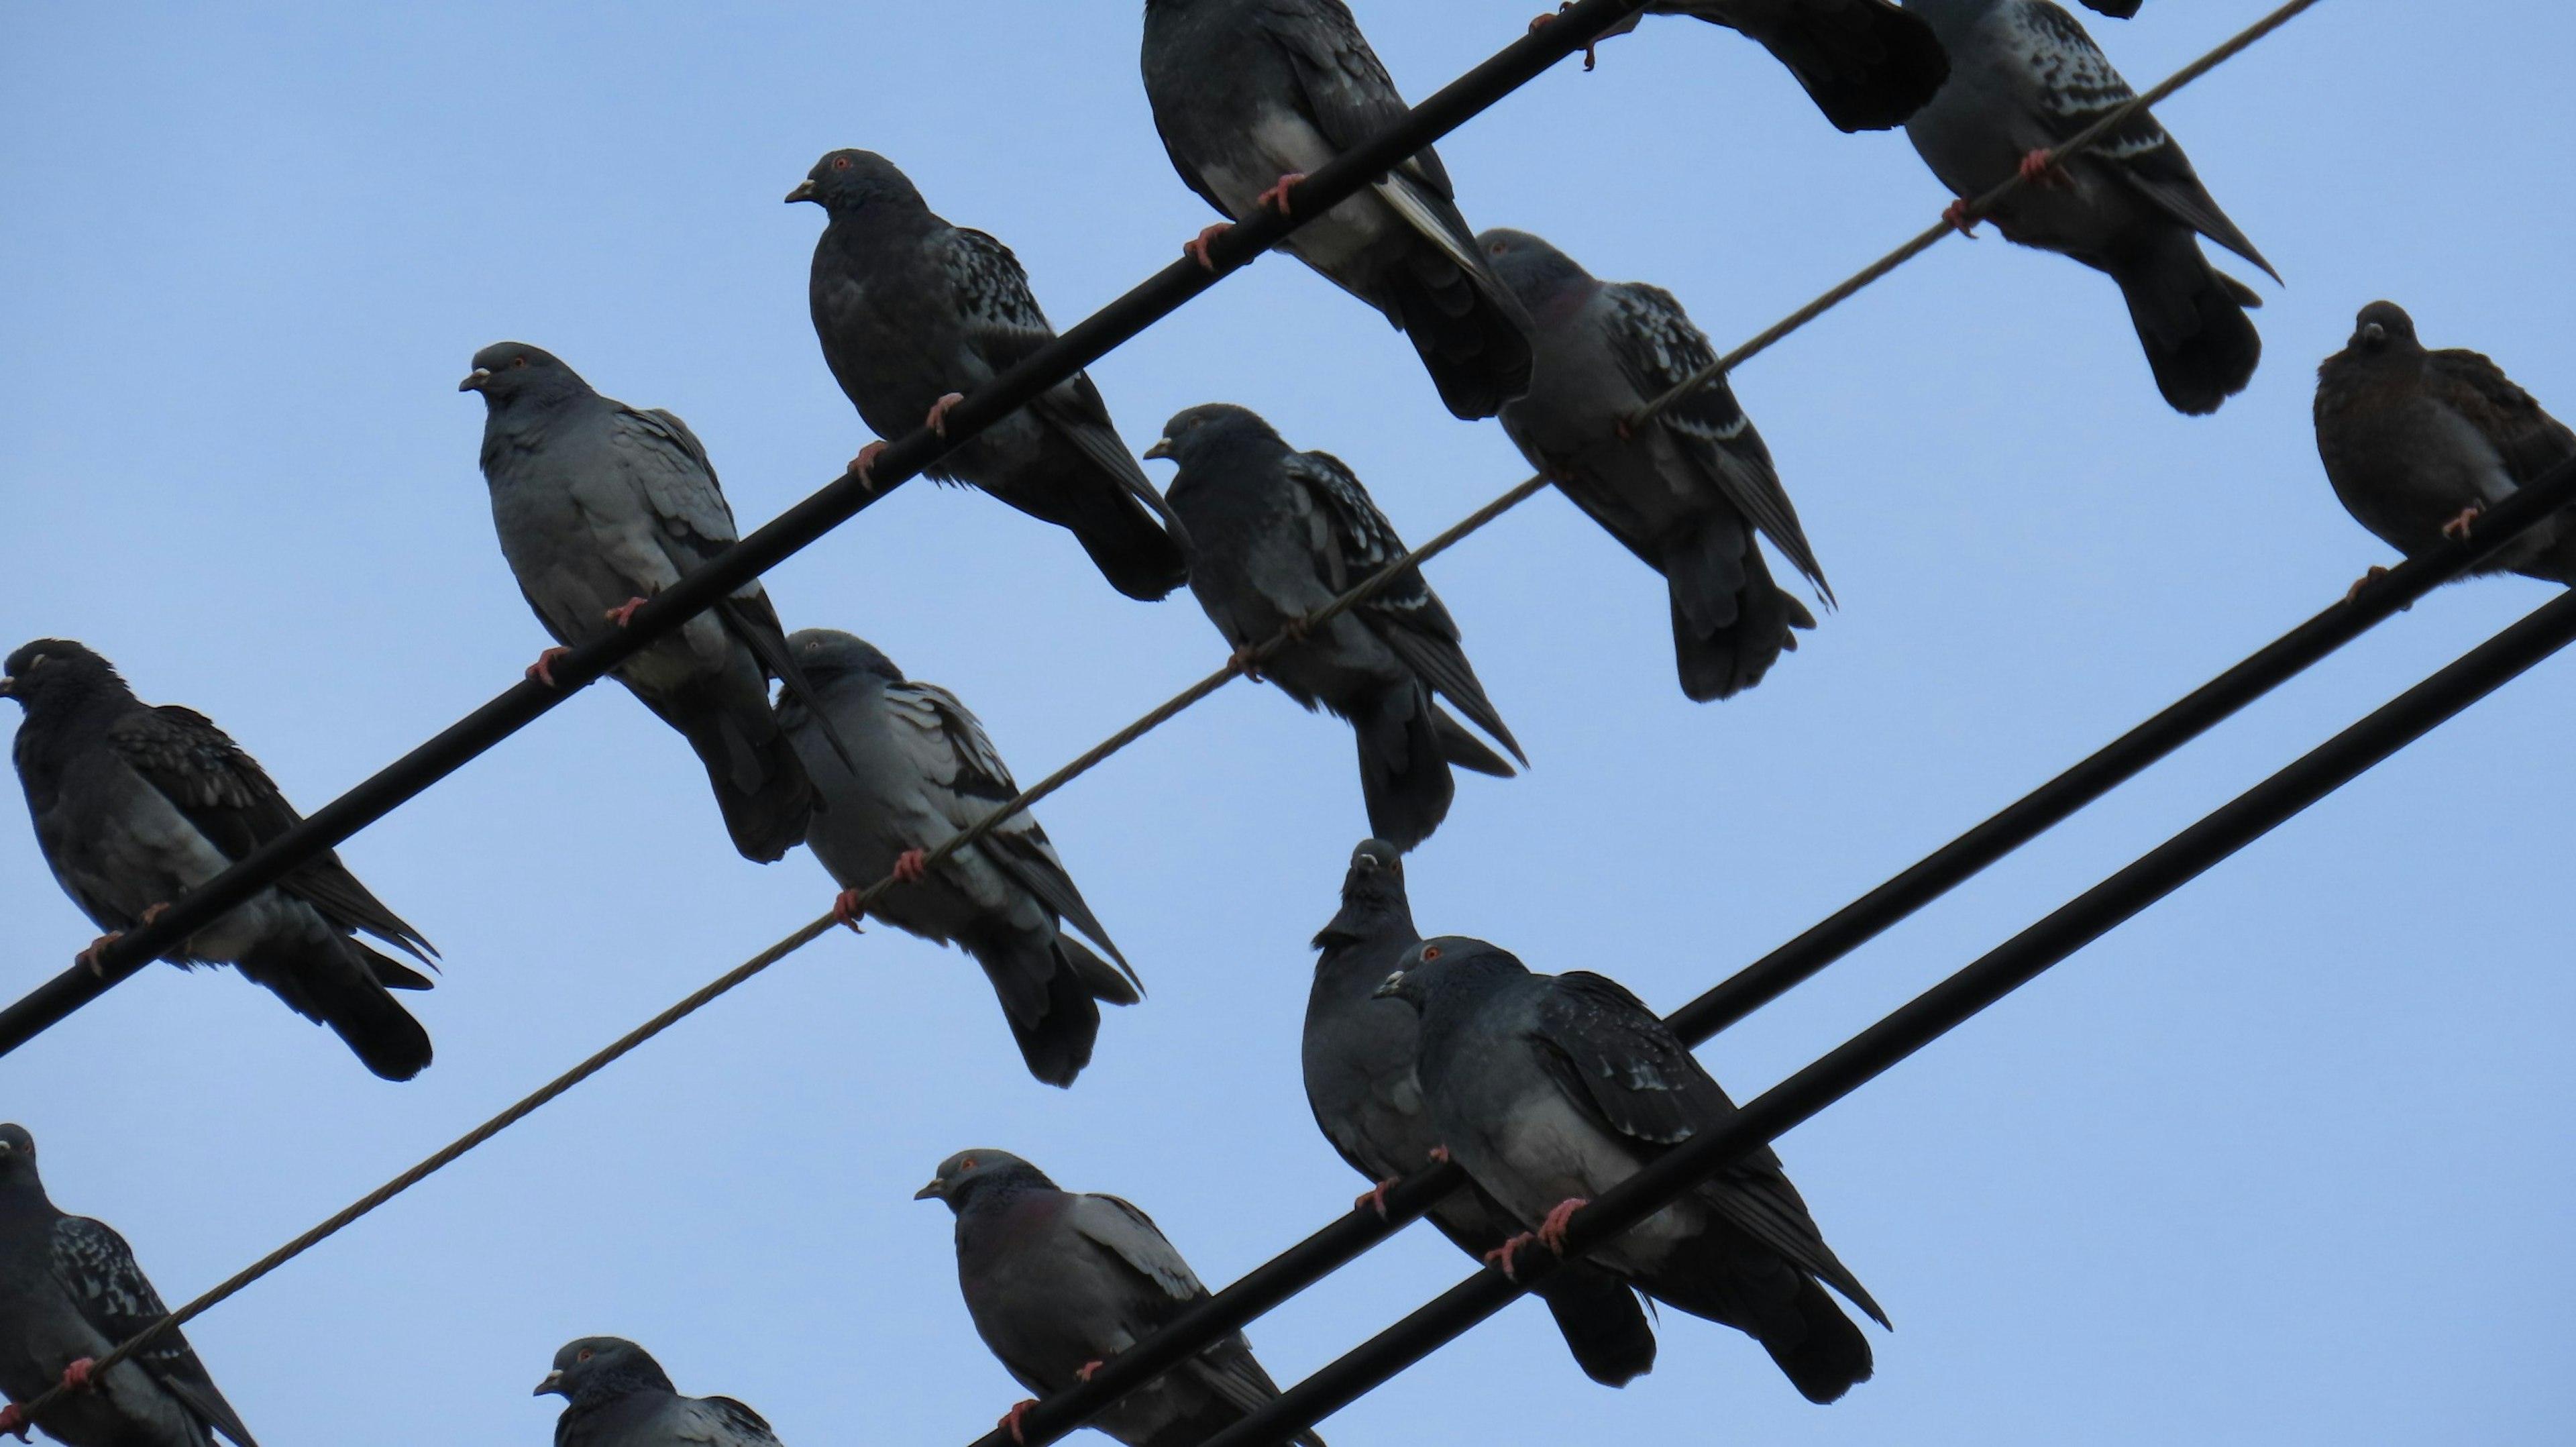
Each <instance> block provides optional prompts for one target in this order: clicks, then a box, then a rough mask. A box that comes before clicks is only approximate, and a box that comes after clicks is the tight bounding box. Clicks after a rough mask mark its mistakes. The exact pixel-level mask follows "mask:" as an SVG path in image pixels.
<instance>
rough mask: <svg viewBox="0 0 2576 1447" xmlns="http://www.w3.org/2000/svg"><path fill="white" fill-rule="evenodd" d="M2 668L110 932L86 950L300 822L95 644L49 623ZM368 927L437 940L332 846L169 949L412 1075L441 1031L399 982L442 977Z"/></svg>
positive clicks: (66, 863) (231, 755)
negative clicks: (403, 994) (257, 988)
mask: <svg viewBox="0 0 2576 1447" xmlns="http://www.w3.org/2000/svg"><path fill="white" fill-rule="evenodd" d="M0 669H5V672H6V674H7V676H6V677H5V678H0V693H5V694H7V695H9V696H10V697H12V698H15V699H17V700H18V702H19V703H20V704H22V705H24V706H25V707H26V710H27V717H26V721H25V722H24V723H22V724H20V725H19V727H18V739H17V744H16V746H15V748H14V749H13V751H12V752H13V754H14V755H15V757H16V759H17V763H18V781H19V783H21V784H23V785H24V786H25V787H26V791H27V812H28V813H29V814H30V815H32V816H33V817H34V820H35V825H36V843H37V845H38V846H39V847H40V848H42V849H43V850H44V852H45V862H46V863H47V864H49V865H51V866H52V867H53V871H54V878H55V880H56V881H57V882H59V883H60V884H61V885H62V887H63V892H64V893H66V894H69V895H70V896H71V897H72V902H73V903H75V904H77V905H79V906H80V907H81V912H82V913H84V914H86V915H88V916H89V917H90V919H91V920H93V921H95V922H96V923H97V925H98V927H99V928H100V929H102V930H106V931H108V932H109V933H108V934H107V936H105V937H104V938H102V939H100V940H99V941H98V942H97V944H94V945H92V946H90V948H89V949H88V950H84V951H83V952H82V959H83V960H84V961H91V962H94V960H95V952H96V951H97V950H98V949H100V948H101V947H103V946H105V945H106V944H107V943H108V941H109V940H112V939H114V938H115V937H116V936H118V935H121V934H123V933H124V932H125V931H127V930H131V929H135V928H138V927H140V926H141V925H143V924H144V923H146V922H148V921H150V920H152V919H154V918H156V917H157V916H158V915H159V914H160V912H161V910H162V909H163V908H164V907H165V906H167V905H169V904H170V903H171V902H172V901H174V900H176V899H178V898H179V897H180V896H181V895H183V894H186V893H188V892H189V891H190V890H193V889H195V888H197V887H198V886H199V885H202V884H204V883H205V882H206V881H208V880H210V879H213V878H214V877H215V876H216V875H218V874H221V873H222V872H223V871H224V870H225V869H227V868H229V867H230V866H231V865H232V864H233V863H234V862H235V861H237V860H240V859H242V858H243V857H245V856H247V855H248V854H250V853H251V851H253V850H255V849H257V848H258V847H259V846H261V845H263V844H265V843H267V842H268V841H270V840H271V839H274V838H276V837H277V836H278V835H280V834H283V833H285V832H286V831H287V830H288V829H289V828H292V827H293V826H294V825H295V824H297V823H298V822H300V821H301V819H302V816H301V815H299V814H297V813H296V812H295V806H294V805H292V804H289V803H287V802H286V796H285V795H284V794H281V793H279V792H278V788H277V785H276V784H275V783H274V782H272V781H271V780H270V779H269V777H268V774H267V771H265V770H263V769H262V768H260V766H259V761H258V760H256V759H253V758H252V757H251V756H250V755H249V754H248V753H246V752H244V751H243V749H242V747H241V745H239V744H236V743H234V742H233V741H232V740H231V739H230V738H229V737H227V736H226V735H225V733H224V731H223V730H221V729H219V728H217V727H215V725H214V722H213V721H212V720H210V719H208V718H207V717H206V716H205V715H204V714H201V713H197V712H195V711H193V710H191V709H185V708H181V707H179V706H178V705H176V704H164V705H162V706H160V707H158V708H155V707H153V706H151V705H149V704H146V703H144V702H142V701H141V700H139V699H137V698H136V697H135V696H134V690H132V689H131V688H128V687H127V686H126V683H125V680H124V679H123V678H120V677H118V676H117V672H116V670H115V669H114V668H112V667H110V666H109V665H108V662H107V660H106V659H104V658H101V657H99V656H98V655H97V654H95V653H92V652H91V651H90V650H89V649H87V648H85V647H83V646H82V645H80V644H78V643H73V642H69V641H67V640H64V639H59V638H40V639H37V640H36V641H35V642H33V643H29V644H27V645H26V646H25V647H22V648H20V649H19V650H18V651H17V652H15V653H12V654H10V655H9V658H8V662H7V663H6V664H5V665H0ZM359 932H363V933H366V934H369V935H373V936H374V937H375V938H377V939H379V940H382V941H384V942H385V943H386V944H389V945H391V946H393V947H394V948H396V949H398V950H401V951H403V952H405V953H406V954H409V955H411V956H412V957H413V958H415V959H418V960H420V961H421V962H423V963H424V964H426V963H428V962H429V960H430V959H431V958H432V957H433V955H434V954H435V953H436V952H435V951H433V950H432V949H431V948H430V946H429V941H428V940H426V939H424V938H422V937H421V934H420V931H418V930H416V929H413V928H412V927H411V926H410V925H408V924H405V923H403V921H402V919H401V918H400V917H399V916H397V915H396V914H395V913H394V912H393V911H392V910H390V909H387V908H385V906H384V903H383V902H382V901H380V900H378V899H377V898H376V897H375V896H374V895H372V894H369V893H368V892H367V887H366V886H365V885H363V884H360V883H359V882H358V880H357V877H356V876H355V875H352V874H351V873H349V871H348V868H347V866H345V865H343V864H341V862H340V856H339V855H337V854H335V853H330V852H328V851H326V852H324V853H322V854H320V855H318V856H316V857H315V858H313V859H310V860H307V861H306V862H305V863H303V864H301V865H298V866H297V867H296V868H295V870H294V872H292V873H290V874H288V875H287V876H286V878H285V879H284V880H282V881H280V882H279V883H277V884H275V885H272V886H270V887H269V888H267V889H264V890H261V891H260V892H259V893H258V894H256V895H254V896H252V897H251V899H250V900H249V901H248V902H247V903H245V904H241V905H238V906H236V907H235V908H234V909H233V910H232V911H231V912H230V913H228V914H226V915H224V916H223V917H222V918H221V919H218V920H217V921H215V923H213V924H212V925H209V926H207V927H206V928H204V929H201V930H199V931H198V932H197V933H196V934H194V935H192V936H190V937H189V938H188V940H187V941H186V942H185V943H184V944H182V945H181V946H180V947H179V948H177V949H175V950H172V951H171V952H170V953H169V954H168V955H165V956H164V957H163V958H165V959H168V960H169V961H170V962H171V963H172V964H175V965H178V966H180V967H182V968H186V967H188V966H192V965H202V964H229V965H231V966H233V967H234V968H236V969H238V970H240V971H241V972H242V973H243V974H244V975H246V976H248V977H250V978H251V979H252V980H253V981H255V982H257V983H259V984H261V985H265V986H267V987H268V989H269V990H270V991H272V992H274V993H275V994H276V996H277V997H278V998H279V999H281V1000H284V1001H285V1002H286V1003H287V1005H288V1006H289V1007H290V1008H292V1009H293V1010H294V1011H295V1012H296V1013H297V1014H299V1015H302V1016H304V1017H305V1018H306V1019H308V1020H315V1021H319V1022H320V1023H322V1024H325V1025H328V1026H330V1027H331V1029H332V1030H333V1032H334V1033H336V1034H338V1035H339V1037H340V1038H341V1039H342V1040H343V1041H345V1042H347V1044H348V1046H349V1049H350V1050H351V1051H352V1052H354V1053H355V1054H356V1055H357V1057H358V1059H359V1060H361V1061H362V1062H364V1063H365V1064H366V1067H367V1068H368V1069H369V1070H372V1071H374V1072H375V1073H376V1074H378V1075H381V1076H383V1077H384V1078H386V1079H387V1080H409V1079H410V1078H412V1077H413V1076H415V1075H418V1074H419V1073H420V1072H422V1071H423V1070H426V1069H428V1068H429V1061H430V1045H429V1032H428V1031H426V1030H423V1029H422V1028H421V1026H420V1022H419V1021H417V1020H414V1019H413V1018H412V1017H411V1015H410V1014H409V1013H408V1012H406V1011H405V1010H404V1009H403V1007H402V1006H401V1005H399V1004H397V1003H396V1002H395V1000H394V997H393V996H392V995H391V994H389V993H387V989H388V987H391V988H392V989H400V990H426V989H428V988H429V985H430V982H429V979H428V977H427V976H425V975H422V974H419V973H418V972H416V971H414V970H412V969H410V968H409V967H408V966H405V965H402V964H400V963H397V962H396V961H394V960H391V959H388V958H387V957H385V956H384V955H381V954H378V953H377V952H375V951H374V950H371V949H369V948H367V947H366V946H365V945H363V944H360V943H359V942H358V941H357V939H356V938H355V937H354V936H355V935H356V934H357V933H359Z"/></svg>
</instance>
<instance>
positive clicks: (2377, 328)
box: [2353, 322, 2388, 347]
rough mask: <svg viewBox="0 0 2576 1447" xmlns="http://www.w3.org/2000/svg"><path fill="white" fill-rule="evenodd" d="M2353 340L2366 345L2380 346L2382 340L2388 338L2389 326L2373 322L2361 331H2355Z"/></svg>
mask: <svg viewBox="0 0 2576 1447" xmlns="http://www.w3.org/2000/svg"><path fill="white" fill-rule="evenodd" d="M2353 340H2354V341H2357V342H2359V343H2361V344H2362V345H2363V346H2365V347H2375V346H2378V345H2379V344H2380V343H2381V342H2384V341H2387V340H2388V328H2386V327H2383V326H2381V325H2380V324H2379V323H2377V322H2372V323H2370V324H2369V325H2368V326H2365V327H2363V328H2362V329H2361V330H2360V331H2358V332H2356V333H2354V334H2353Z"/></svg>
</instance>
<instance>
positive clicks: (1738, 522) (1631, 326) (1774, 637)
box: [1476, 230, 1833, 703]
mask: <svg viewBox="0 0 2576 1447" xmlns="http://www.w3.org/2000/svg"><path fill="white" fill-rule="evenodd" d="M1476 240H1477V244H1478V245H1480V246H1482V247H1483V248H1484V249H1485V251H1486V254H1487V255H1489V256H1491V257H1492V258H1493V262H1494V270H1495V272H1496V273H1497V274H1499V275H1500V276H1501V277H1502V278H1503V281H1504V284H1506V285H1508V286H1509V287H1511V289H1512V291H1513V293H1514V294H1515V295H1517V296H1518V297H1519V298H1520V299H1521V305H1522V306H1524V307H1526V308H1528V309H1529V313H1530V317H1531V320H1532V322H1533V324H1534V327H1535V335H1536V337H1537V339H1538V366H1537V369H1536V370H1535V371H1534V372H1533V373H1532V374H1531V377H1530V390H1529V394H1528V395H1527V396H1524V397H1522V398H1520V399H1518V400H1517V401H1514V402H1512V403H1511V404H1510V405H1509V406H1506V407H1505V408H1503V414H1502V423H1503V430H1504V431H1505V432H1507V433H1509V434H1510V435H1511V439H1512V441H1513V442H1515V443H1517V444H1519V446H1520V449H1521V455H1522V456H1524V457H1526V458H1528V459H1529V462H1530V465H1531V466H1532V467H1535V468H1537V469H1538V470H1539V471H1541V472H1543V473H1545V474H1546V475H1547V476H1548V477H1550V478H1552V479H1554V480H1555V482H1556V485H1557V487H1558V488H1559V489H1560V490H1561V491H1563V492H1564V493H1565V495H1566V496H1567V497H1569V498H1571V499H1573V500H1574V504H1575V506H1577V507H1580V508H1581V509H1583V511H1584V512H1585V513H1587V514H1589V515H1590V516H1591V518H1592V520H1593V521H1595V522H1597V523H1599V524H1601V526H1602V527H1604V528H1607V529H1608V530H1609V532H1610V535H1611V536H1612V537H1614V538H1617V539H1618V540H1619V541H1620V542H1621V543H1622V544H1623V545H1625V546H1626V547H1627V549H1628V551H1630V552H1632V553H1634V554H1636V555H1637V558H1638V560H1639V561H1641V562H1643V563H1644V564H1645V565H1646V566H1647V567H1650V568H1652V569H1654V570H1655V571H1656V572H1658V573H1661V574H1663V575H1664V578H1665V581H1666V583H1667V585H1668V591H1669V592H1670V593H1671V595H1672V615H1673V657H1674V660H1675V662H1676V664H1677V665H1678V667H1679V669H1680V672H1681V683H1682V692H1683V693H1684V694H1686V695H1688V696H1689V697H1691V698H1693V699H1695V700H1697V701H1699V702H1702V703H1705V702H1707V701H1709V700H1710V699H1718V698H1730V697H1733V696H1734V695H1735V694H1737V693H1740V692H1742V691H1743V690H1745V689H1748V688H1751V687H1752V686H1753V685H1755V684H1757V683H1760V682H1761V681H1762V677H1763V675H1764V674H1765V673H1767V672H1769V671H1770V668H1771V665H1772V664H1773V663H1774V662H1776V661H1777V660H1778V659H1779V657H1780V654H1781V652H1782V651H1783V650H1785V649H1794V648H1796V647H1797V646H1798V639H1797V635H1796V634H1794V633H1792V632H1791V631H1790V630H1791V629H1793V628H1813V627H1815V626H1816V619H1815V615H1814V614H1812V613H1809V612H1808V611H1807V608H1806V605H1804V604H1802V603H1800V602H1799V601H1798V600H1797V599H1795V598H1793V597H1791V596H1789V594H1788V593H1786V592H1785V591H1783V590H1782V589H1781V588H1780V587H1779V586H1778V585H1777V584H1775V583H1773V582H1772V581H1771V569H1770V567H1769V566H1768V565H1767V564H1765V563H1764V562H1763V560H1762V548H1761V546H1760V544H1758V543H1756V542H1755V541H1754V534H1755V533H1757V532H1759V533H1760V534H1762V535H1763V536H1765V537H1768V538H1769V539H1770V540H1771V543H1772V546H1774V547H1776V548H1778V549H1779V550H1780V551H1781V553H1782V554H1783V555H1784V556H1786V557H1787V558H1788V559H1789V561H1790V562H1791V563H1792V564H1793V565H1794V566H1795V567H1796V568H1797V569H1798V571H1799V572H1800V573H1801V574H1803V575H1805V577H1806V579H1807V581H1808V582H1809V583H1811V584H1813V585H1814V586H1815V588H1816V590H1817V592H1818V593H1819V594H1820V595H1821V596H1823V597H1824V598H1826V599H1828V600H1830V599H1831V598H1832V597H1833V590H1832V589H1831V588H1830V587H1828V586H1826V583H1825V574H1824V570H1823V569H1822V568H1821V567H1819V566H1818V565H1817V563H1816V554H1815V550H1814V549H1813V548H1812V547H1810V546H1808V543H1807V535H1806V533H1805V531H1804V530H1803V529H1801V528H1800V527H1799V526H1798V510H1797V509H1796V508H1794V507H1792V506H1790V503H1789V495H1788V494H1787V493H1786V492H1784V491H1782V490H1781V487H1780V475H1779V473H1778V472H1777V471H1776V470H1775V469H1774V468H1773V467H1772V465H1771V452H1770V449H1769V448H1766V447H1764V446H1763V445H1762V435H1761V434H1760V433H1758V432H1756V431H1754V430H1753V423H1752V421H1751V419H1749V418H1747V417H1746V416H1745V415H1744V409H1743V408H1741V407H1739V406H1737V405H1736V401H1735V394H1734V392H1733V391H1731V390H1730V389H1729V388H1728V387H1727V385H1726V379H1725V378H1724V377H1723V376H1718V377H1711V378H1710V379H1709V380H1708V381H1706V382H1705V383H1703V384H1701V385H1700V386H1698V387H1696V388H1694V389H1692V390H1691V391H1690V392H1687V393H1685V394H1683V395H1682V396H1680V397H1678V398H1676V399H1674V401H1673V404H1672V405H1671V406H1670V407H1667V408H1665V409H1664V411H1663V412H1662V413H1660V414H1658V415H1657V416H1656V418H1655V419H1654V420H1653V421H1652V422H1651V423H1648V424H1647V425H1646V427H1645V429H1644V431H1643V432H1642V433H1640V432H1637V431H1635V430H1634V429H1633V428H1632V427H1631V424H1630V421H1629V419H1630V418H1632V417H1634V416H1636V415H1637V413H1638V411H1639V410H1640V409H1642V408H1643V407H1644V406H1645V405H1646V404H1647V403H1649V402H1651V401H1653V400H1654V399H1655V398H1657V397H1660V396H1662V395H1663V394H1664V393H1665V392H1667V391H1669V390H1670V389H1672V388H1674V387H1676V386H1679V385H1681V383H1683V382H1684V381H1686V380H1688V379H1689V378H1691V377H1693V376H1695V375H1697V374H1698V373H1699V372H1700V371H1701V370H1702V369H1704V368H1706V367H1708V366H1709V365H1710V364H1711V363H1712V362H1714V361H1715V360H1716V355H1717V354H1716V352H1715V351H1714V350H1713V349H1712V348H1711V347H1710V346H1709V343H1708V338H1707V337H1706V336H1704V335H1702V334H1701V332H1700V330H1699V328H1697V327H1695V326H1693V325H1691V320H1690V318H1689V316H1687V315H1685V314H1684V313H1683V311H1682V307H1681V303H1680V302H1677V301H1675V300H1673V297H1672V294H1671V293H1670V292H1667V291H1665V290H1663V289H1662V288H1660V287H1654V286H1648V285H1646V284H1644V283H1643V282H1602V281H1597V280H1595V279H1594V278H1593V276H1592V274H1591V273H1590V272H1587V271H1585V270H1584V269H1583V268H1582V266H1581V265H1579V264H1578V263H1576V262H1575V261H1574V260H1573V259H1572V258H1571V257H1568V256H1567V255H1566V254H1565V253H1564V252H1561V251H1559V250H1557V249H1556V248H1555V247H1553V246H1550V245H1549V244H1548V243H1547V242H1545V241H1543V240H1541V239H1539V238H1538V237H1535V236H1532V235H1530V234H1529V233H1527V232H1525V231H1504V230H1494V231H1488V232H1486V233H1484V234H1483V235H1482V236H1479V237H1477V238H1476Z"/></svg>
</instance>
